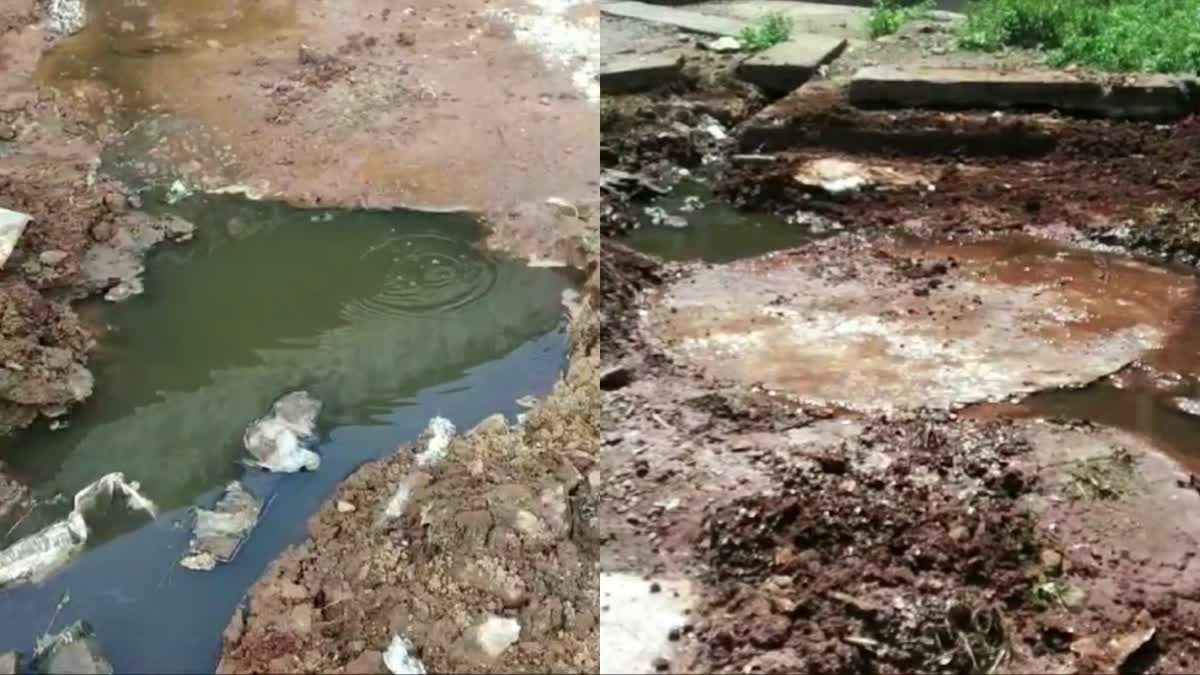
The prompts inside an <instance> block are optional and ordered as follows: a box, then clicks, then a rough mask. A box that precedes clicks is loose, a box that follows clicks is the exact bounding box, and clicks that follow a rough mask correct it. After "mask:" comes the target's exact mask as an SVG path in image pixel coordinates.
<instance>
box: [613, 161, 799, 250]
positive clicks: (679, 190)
mask: <svg viewBox="0 0 1200 675" xmlns="http://www.w3.org/2000/svg"><path fill="white" fill-rule="evenodd" d="M649 206H651V207H657V208H661V209H662V210H663V211H664V212H666V213H667V214H669V215H675V216H680V217H682V218H684V219H685V220H687V227H672V226H667V225H655V224H653V222H652V219H651V217H650V216H649V215H647V214H646V213H645V212H644V211H643V212H641V213H640V214H639V217H638V223H639V225H640V227H638V229H636V230H633V231H632V232H630V233H629V235H628V243H629V245H630V246H633V247H634V248H636V249H638V250H639V251H642V252H643V253H649V254H651V255H655V256H658V257H661V258H665V259H667V260H704V261H707V262H714V263H722V262H730V261H733V260H738V259H740V258H752V257H754V256H757V255H762V254H764V253H770V252H771V251H778V250H781V249H785V248H791V247H793V246H799V245H801V244H804V243H805V242H808V241H812V239H813V238H814V233H813V232H812V230H811V229H810V228H807V227H805V226H803V225H797V224H792V223H788V222H787V220H785V219H783V218H780V217H778V216H775V215H772V214H769V213H759V212H753V211H743V210H740V209H736V208H734V207H733V206H731V205H729V204H728V203H726V202H723V201H721V200H719V199H716V198H715V197H714V196H713V194H712V191H711V190H709V189H708V187H707V186H705V185H704V184H703V183H702V182H700V181H695V180H688V181H684V182H681V183H680V184H678V185H676V186H675V188H674V189H673V190H671V192H670V193H669V194H667V195H665V196H663V197H661V198H658V199H655V200H654V201H653V202H651V203H650V204H649Z"/></svg>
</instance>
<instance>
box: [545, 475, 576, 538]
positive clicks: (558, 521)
mask: <svg viewBox="0 0 1200 675" xmlns="http://www.w3.org/2000/svg"><path fill="white" fill-rule="evenodd" d="M538 502H539V506H540V512H541V515H542V520H543V521H545V523H546V525H547V526H548V527H549V528H550V532H551V534H553V535H554V536H555V537H557V538H560V539H561V538H563V537H565V536H567V535H568V534H570V532H571V503H570V501H569V500H568V499H567V489H566V487H565V486H563V485H555V486H554V487H551V488H547V489H546V490H545V491H543V492H542V494H541V495H540V496H539V498H538Z"/></svg>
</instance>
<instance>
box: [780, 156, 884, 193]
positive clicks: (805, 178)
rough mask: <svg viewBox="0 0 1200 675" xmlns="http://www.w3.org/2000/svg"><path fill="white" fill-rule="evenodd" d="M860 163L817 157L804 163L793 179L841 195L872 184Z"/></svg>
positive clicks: (858, 190) (860, 189) (859, 190)
mask: <svg viewBox="0 0 1200 675" xmlns="http://www.w3.org/2000/svg"><path fill="white" fill-rule="evenodd" d="M866 173H867V172H866V170H865V169H864V167H863V166H862V165H860V164H857V163H855V162H850V161H846V160H842V159H817V160H813V161H811V162H807V163H806V164H804V165H803V166H802V167H801V168H800V170H799V171H797V172H796V175H795V176H794V177H793V178H794V179H795V181H796V182H797V183H799V184H801V185H803V186H805V187H807V188H812V189H815V190H821V191H823V192H826V193H828V194H829V195H831V196H835V197H837V196H841V195H845V194H849V193H854V192H861V191H862V190H864V189H866V188H869V187H871V186H872V185H874V182H873V181H872V180H871V179H870V178H869V177H868V176H867V175H866Z"/></svg>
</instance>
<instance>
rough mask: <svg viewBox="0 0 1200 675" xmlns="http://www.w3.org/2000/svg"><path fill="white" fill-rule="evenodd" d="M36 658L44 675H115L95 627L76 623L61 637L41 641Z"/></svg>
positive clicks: (59, 635)
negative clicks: (94, 632)
mask: <svg viewBox="0 0 1200 675" xmlns="http://www.w3.org/2000/svg"><path fill="white" fill-rule="evenodd" d="M35 658H36V659H37V662H38V672H41V673H44V674H45V675H60V674H61V675H68V674H70V675H112V672H113V667H112V664H111V663H109V662H108V659H106V658H105V657H104V654H103V653H101V651H100V643H99V642H98V641H97V640H96V638H95V636H94V635H93V632H92V627H91V626H89V625H88V624H87V623H84V622H82V621H76V622H75V623H74V624H72V625H70V626H69V627H67V628H66V629H65V630H64V631H62V632H61V633H59V634H57V635H54V636H53V637H50V638H43V639H41V640H38V646H37V649H36V654H35Z"/></svg>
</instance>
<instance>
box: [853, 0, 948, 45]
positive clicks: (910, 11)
mask: <svg viewBox="0 0 1200 675" xmlns="http://www.w3.org/2000/svg"><path fill="white" fill-rule="evenodd" d="M933 8H934V1H933V0H920V1H919V2H912V0H909V1H907V2H906V1H905V0H875V5H874V6H873V7H871V12H870V14H868V15H867V32H868V33H870V34H871V37H872V38H877V37H882V36H884V35H891V34H892V33H895V32H896V31H898V30H900V28H901V27H903V26H904V24H906V23H908V22H909V21H913V20H916V19H924V18H928V17H929V15H930V14H931V13H932V12H933Z"/></svg>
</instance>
